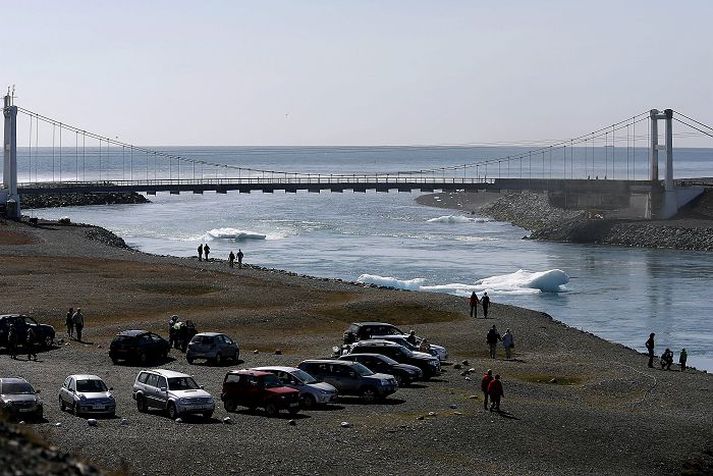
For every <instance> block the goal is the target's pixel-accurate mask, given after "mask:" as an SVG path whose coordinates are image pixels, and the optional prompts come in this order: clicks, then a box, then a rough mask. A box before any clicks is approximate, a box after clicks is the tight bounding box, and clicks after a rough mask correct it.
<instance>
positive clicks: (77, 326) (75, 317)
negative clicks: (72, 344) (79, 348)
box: [64, 307, 84, 342]
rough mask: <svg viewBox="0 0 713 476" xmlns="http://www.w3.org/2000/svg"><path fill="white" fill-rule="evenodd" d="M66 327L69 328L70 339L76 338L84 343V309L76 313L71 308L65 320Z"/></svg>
mask: <svg viewBox="0 0 713 476" xmlns="http://www.w3.org/2000/svg"><path fill="white" fill-rule="evenodd" d="M64 325H65V326H66V327H67V337H69V338H70V339H73V338H75V335H76V339H77V340H78V341H79V342H82V331H83V330H84V314H82V309H81V308H79V307H78V308H77V310H76V311H75V310H74V309H73V308H71V307H70V308H69V311H67V316H66V317H65V318H64Z"/></svg>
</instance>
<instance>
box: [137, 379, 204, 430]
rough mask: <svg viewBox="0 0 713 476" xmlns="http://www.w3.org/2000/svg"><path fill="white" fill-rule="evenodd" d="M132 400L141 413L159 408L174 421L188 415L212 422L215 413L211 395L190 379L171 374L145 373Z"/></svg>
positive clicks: (138, 380) (138, 381)
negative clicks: (210, 419)
mask: <svg viewBox="0 0 713 476" xmlns="http://www.w3.org/2000/svg"><path fill="white" fill-rule="evenodd" d="M132 396H133V398H134V400H136V407H137V408H138V410H139V411H140V412H142V413H143V412H146V411H148V409H149V408H158V409H161V410H165V411H166V412H168V416H169V417H170V418H171V419H172V420H175V419H176V418H178V417H180V416H182V415H188V414H200V415H203V416H204V417H205V418H211V417H212V416H213V412H214V411H215V400H214V399H213V396H212V395H211V394H210V393H208V392H206V391H205V390H203V387H202V386H200V385H198V384H197V383H196V381H195V380H193V377H191V376H190V375H186V374H183V373H180V372H174V371H172V370H164V369H155V370H142V371H141V372H139V374H138V375H137V376H136V381H135V382H134V387H133V393H132Z"/></svg>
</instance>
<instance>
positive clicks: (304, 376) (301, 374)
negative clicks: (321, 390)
mask: <svg viewBox="0 0 713 476" xmlns="http://www.w3.org/2000/svg"><path fill="white" fill-rule="evenodd" d="M292 375H293V376H294V377H295V378H298V379H300V380H301V381H302V383H308V384H309V383H317V379H316V378H314V377H312V376H311V375H310V374H308V373H307V372H305V371H304V370H295V371H294V372H292Z"/></svg>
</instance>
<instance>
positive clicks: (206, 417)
mask: <svg viewBox="0 0 713 476" xmlns="http://www.w3.org/2000/svg"><path fill="white" fill-rule="evenodd" d="M203 416H204V417H205V419H206V420H210V419H211V418H213V412H205V413H204V414H203Z"/></svg>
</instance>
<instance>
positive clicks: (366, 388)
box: [298, 360, 398, 402]
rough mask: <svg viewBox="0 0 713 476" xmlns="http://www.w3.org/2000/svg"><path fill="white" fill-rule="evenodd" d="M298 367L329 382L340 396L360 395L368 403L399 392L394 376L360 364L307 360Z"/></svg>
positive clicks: (342, 361) (343, 361)
mask: <svg viewBox="0 0 713 476" xmlns="http://www.w3.org/2000/svg"><path fill="white" fill-rule="evenodd" d="M298 367H299V368H300V369H301V370H304V371H305V372H307V373H308V374H310V375H312V376H313V377H314V378H316V379H317V380H321V381H323V382H327V383H329V384H331V385H333V386H334V387H336V389H337V390H338V391H339V395H340V396H341V395H358V396H360V397H362V398H363V399H364V400H365V401H367V402H373V401H374V400H377V399H384V398H386V397H387V396H389V395H391V394H392V393H394V392H395V391H396V390H398V385H397V384H396V379H395V378H394V376H393V375H387V374H377V373H374V372H372V371H371V370H369V369H368V368H366V367H365V366H363V365H362V364H360V363H357V362H349V361H345V360H305V361H304V362H302V363H301V364H300V365H298Z"/></svg>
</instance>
